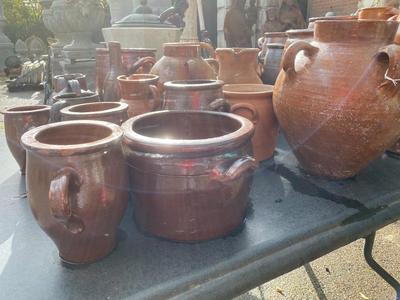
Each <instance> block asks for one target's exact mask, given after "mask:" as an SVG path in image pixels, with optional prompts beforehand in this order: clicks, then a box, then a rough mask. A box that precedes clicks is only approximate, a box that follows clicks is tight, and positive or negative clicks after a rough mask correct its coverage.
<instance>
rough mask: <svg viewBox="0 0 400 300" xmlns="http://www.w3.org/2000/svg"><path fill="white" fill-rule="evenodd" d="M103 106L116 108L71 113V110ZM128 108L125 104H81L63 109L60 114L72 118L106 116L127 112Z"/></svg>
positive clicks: (109, 102) (107, 102) (108, 102)
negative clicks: (112, 105)
mask: <svg viewBox="0 0 400 300" xmlns="http://www.w3.org/2000/svg"><path fill="white" fill-rule="evenodd" d="M104 104H114V105H116V107H113V108H109V109H103V110H97V111H86V112H79V111H73V109H76V108H80V107H85V106H101V105H104ZM128 108H129V105H128V104H126V103H122V102H111V101H106V102H93V103H83V104H77V105H73V106H68V107H65V108H63V109H62V110H61V111H60V112H61V114H62V115H66V116H74V117H84V116H86V117H89V116H108V115H111V114H113V113H115V112H123V111H127V110H128Z"/></svg>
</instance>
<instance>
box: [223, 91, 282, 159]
mask: <svg viewBox="0 0 400 300" xmlns="http://www.w3.org/2000/svg"><path fill="white" fill-rule="evenodd" d="M272 89H273V86H271V85H263V84H227V85H225V86H224V96H225V99H226V100H228V101H229V103H230V104H231V105H232V108H231V110H232V112H233V113H235V114H238V115H241V116H243V117H246V118H248V119H249V120H250V121H252V122H253V123H254V124H255V128H256V129H255V133H254V137H253V139H252V144H253V152H254V157H255V159H256V160H257V161H263V160H266V159H269V158H271V157H272V156H273V155H274V151H275V148H276V144H277V141H278V133H279V125H278V121H277V119H276V116H275V113H274V109H273V106H272Z"/></svg>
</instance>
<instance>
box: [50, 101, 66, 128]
mask: <svg viewBox="0 0 400 300" xmlns="http://www.w3.org/2000/svg"><path fill="white" fill-rule="evenodd" d="M67 106H68V105H67V101H65V100H58V101H57V102H56V103H54V104H53V105H52V106H51V109H50V120H51V122H52V123H54V122H60V121H61V110H62V109H63V108H66V107H67Z"/></svg>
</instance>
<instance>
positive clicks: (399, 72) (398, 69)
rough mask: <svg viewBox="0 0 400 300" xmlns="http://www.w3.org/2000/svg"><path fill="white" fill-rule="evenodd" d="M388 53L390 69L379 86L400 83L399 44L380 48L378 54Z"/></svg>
mask: <svg viewBox="0 0 400 300" xmlns="http://www.w3.org/2000/svg"><path fill="white" fill-rule="evenodd" d="M381 55H386V56H387V57H388V59H389V64H388V69H387V70H386V73H385V80H384V81H383V83H382V84H381V85H380V86H379V88H382V87H384V86H387V85H389V84H393V86H395V87H396V86H397V85H399V84H400V46H399V45H394V44H392V45H389V46H386V47H383V48H381V49H379V52H378V53H377V56H378V57H379V56H381Z"/></svg>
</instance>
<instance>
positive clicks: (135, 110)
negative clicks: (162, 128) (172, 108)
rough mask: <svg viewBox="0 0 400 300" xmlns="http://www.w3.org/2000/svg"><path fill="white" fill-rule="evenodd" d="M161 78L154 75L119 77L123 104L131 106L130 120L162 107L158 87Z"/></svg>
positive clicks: (129, 111) (129, 109) (129, 110)
mask: <svg viewBox="0 0 400 300" xmlns="http://www.w3.org/2000/svg"><path fill="white" fill-rule="evenodd" d="M158 80H159V77H158V76H157V75H153V74H133V75H131V76H125V75H123V76H119V77H118V81H119V85H120V88H121V98H122V99H121V102H123V103H126V104H128V105H129V108H128V116H129V118H132V117H135V116H138V115H142V114H144V113H148V112H151V111H155V110H158V109H159V108H160V107H161V95H160V91H159V89H158V87H157V84H158Z"/></svg>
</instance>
